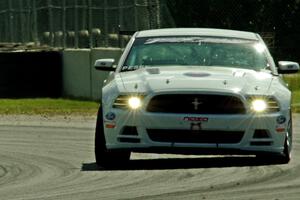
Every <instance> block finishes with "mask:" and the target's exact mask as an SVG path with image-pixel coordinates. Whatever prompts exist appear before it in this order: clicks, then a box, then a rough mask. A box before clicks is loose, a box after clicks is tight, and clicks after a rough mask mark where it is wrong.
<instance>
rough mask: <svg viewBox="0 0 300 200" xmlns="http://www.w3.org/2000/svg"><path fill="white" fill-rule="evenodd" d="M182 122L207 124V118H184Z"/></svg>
mask: <svg viewBox="0 0 300 200" xmlns="http://www.w3.org/2000/svg"><path fill="white" fill-rule="evenodd" d="M183 121H189V122H208V117H184V118H183Z"/></svg>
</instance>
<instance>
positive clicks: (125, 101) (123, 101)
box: [113, 95, 144, 110]
mask: <svg viewBox="0 0 300 200" xmlns="http://www.w3.org/2000/svg"><path fill="white" fill-rule="evenodd" d="M143 98H144V96H143V95H120V96H118V97H117V98H116V100H115V101H114V104H113V108H119V109H132V110H136V109H139V108H140V107H141V106H142V100H143Z"/></svg>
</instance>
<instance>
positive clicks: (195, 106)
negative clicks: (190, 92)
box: [192, 98, 203, 110]
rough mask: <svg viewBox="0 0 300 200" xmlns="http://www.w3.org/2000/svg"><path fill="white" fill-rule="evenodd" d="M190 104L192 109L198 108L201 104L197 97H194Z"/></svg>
mask: <svg viewBox="0 0 300 200" xmlns="http://www.w3.org/2000/svg"><path fill="white" fill-rule="evenodd" d="M192 104H193V105H194V109H195V110H198V106H199V105H201V104H203V103H202V102H199V101H198V98H195V100H194V101H193V102H192Z"/></svg>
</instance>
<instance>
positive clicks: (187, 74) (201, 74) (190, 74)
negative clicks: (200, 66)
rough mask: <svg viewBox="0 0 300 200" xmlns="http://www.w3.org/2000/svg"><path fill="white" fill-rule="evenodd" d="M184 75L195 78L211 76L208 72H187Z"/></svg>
mask: <svg viewBox="0 0 300 200" xmlns="http://www.w3.org/2000/svg"><path fill="white" fill-rule="evenodd" d="M183 75H185V76H189V77H195V78H201V77H207V76H210V74H209V73H206V72H186V73H184V74H183Z"/></svg>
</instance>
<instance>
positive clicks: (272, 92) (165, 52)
mask: <svg viewBox="0 0 300 200" xmlns="http://www.w3.org/2000/svg"><path fill="white" fill-rule="evenodd" d="M114 62H115V61H114V59H110V58H107V59H99V60H96V62H95V68H96V69H98V70H103V71H110V73H109V76H108V78H107V79H106V80H105V81H104V87H103V88H102V99H101V106H100V108H99V112H98V118H97V124H96V133H95V157H96V163H97V164H98V165H100V166H110V165H114V164H122V162H124V161H128V160H129V159H130V153H131V152H157V153H161V152H163V153H182V154H186V153H189V154H197V155H202V154H205V155H211V154H229V155H236V154H238V155H239V154H250V155H256V156H257V157H262V158H264V159H272V160H273V161H275V162H276V163H288V162H289V160H290V159H291V150H292V139H293V134H292V117H291V116H292V114H291V92H290V91H289V89H288V88H287V85H286V84H285V83H284V81H283V80H282V75H281V74H286V73H295V72H297V71H298V70H299V65H298V63H296V62H291V61H279V62H278V63H277V64H275V62H274V60H273V58H272V56H271V54H270V52H269V51H268V48H267V46H266V44H265V43H264V41H263V40H262V38H261V37H260V36H259V35H258V34H256V33H252V32H244V31H234V30H223V29H203V28H173V29H157V30H146V31H139V32H136V33H135V34H134V35H133V36H132V37H131V40H130V41H129V43H128V44H127V46H126V48H125V49H124V52H123V54H122V56H121V57H120V59H119V62H118V63H117V64H115V63H114Z"/></svg>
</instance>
